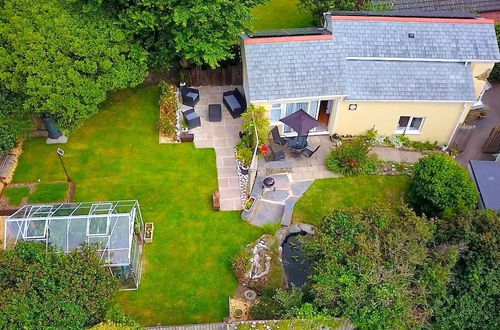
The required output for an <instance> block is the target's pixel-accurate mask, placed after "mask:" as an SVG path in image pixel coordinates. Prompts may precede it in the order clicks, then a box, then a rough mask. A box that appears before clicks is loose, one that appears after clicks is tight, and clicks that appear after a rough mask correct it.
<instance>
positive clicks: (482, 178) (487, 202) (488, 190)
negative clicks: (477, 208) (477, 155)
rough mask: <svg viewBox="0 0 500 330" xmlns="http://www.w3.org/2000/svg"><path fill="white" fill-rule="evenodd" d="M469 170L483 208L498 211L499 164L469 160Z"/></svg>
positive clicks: (499, 206) (499, 200)
mask: <svg viewBox="0 0 500 330" xmlns="http://www.w3.org/2000/svg"><path fill="white" fill-rule="evenodd" d="M470 169H471V172H472V175H473V178H474V180H475V181H476V185H477V188H478V189H479V195H480V198H481V202H482V204H483V206H484V207H485V208H489V209H495V210H499V211H500V163H498V162H494V161H484V160H471V161H470Z"/></svg>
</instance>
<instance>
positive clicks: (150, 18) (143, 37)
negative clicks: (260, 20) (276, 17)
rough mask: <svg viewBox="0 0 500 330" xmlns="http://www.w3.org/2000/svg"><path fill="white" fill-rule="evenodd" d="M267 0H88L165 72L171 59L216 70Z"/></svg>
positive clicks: (229, 54)
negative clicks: (128, 33) (127, 32)
mask: <svg viewBox="0 0 500 330" xmlns="http://www.w3.org/2000/svg"><path fill="white" fill-rule="evenodd" d="M266 1H268V0H130V1H126V0H114V1H110V2H106V3H102V1H101V0H90V2H88V4H89V5H90V6H89V8H91V10H92V8H95V7H96V6H97V7H101V8H104V9H105V11H106V12H107V13H108V15H116V13H117V12H118V13H119V14H118V17H119V18H120V20H121V22H122V23H123V24H124V26H125V27H126V28H127V29H128V30H130V31H132V32H133V33H134V35H135V36H136V39H137V40H139V41H140V42H141V44H142V45H143V46H144V47H145V48H146V49H147V50H148V51H149V52H150V66H151V67H155V68H161V67H163V68H165V67H167V68H168V67H169V66H170V65H171V64H172V60H173V59H180V60H181V62H182V64H183V65H188V64H189V63H194V64H208V65H210V66H211V67H215V66H217V65H218V64H219V63H220V62H221V61H223V60H226V59H230V58H232V57H233V53H232V52H231V49H232V46H233V45H234V44H235V43H236V42H237V41H238V37H239V35H240V34H241V33H243V32H245V31H247V30H249V29H250V21H251V19H252V14H251V9H252V8H253V7H255V6H256V5H259V4H262V3H265V2H266Z"/></svg>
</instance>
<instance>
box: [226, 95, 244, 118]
mask: <svg viewBox="0 0 500 330" xmlns="http://www.w3.org/2000/svg"><path fill="white" fill-rule="evenodd" d="M222 100H223V102H224V105H225V106H226V108H227V110H228V111H229V113H230V114H231V116H232V117H233V118H238V117H239V116H241V114H242V113H243V112H245V110H246V109H247V102H246V101H245V98H244V97H243V95H242V94H241V92H240V91H239V90H238V88H235V89H234V90H232V91H227V92H224V93H222Z"/></svg>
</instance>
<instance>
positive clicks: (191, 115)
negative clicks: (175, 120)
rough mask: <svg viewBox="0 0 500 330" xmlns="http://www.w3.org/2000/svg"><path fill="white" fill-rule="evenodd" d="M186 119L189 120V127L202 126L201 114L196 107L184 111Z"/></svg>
mask: <svg viewBox="0 0 500 330" xmlns="http://www.w3.org/2000/svg"><path fill="white" fill-rule="evenodd" d="M182 115H183V116H184V119H186V121H187V122H188V127H189V129H192V128H195V127H199V126H201V119H200V115H199V114H197V113H196V111H194V109H188V110H185V111H183V112H182Z"/></svg>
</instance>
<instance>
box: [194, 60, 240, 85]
mask: <svg viewBox="0 0 500 330" xmlns="http://www.w3.org/2000/svg"><path fill="white" fill-rule="evenodd" d="M186 80H187V83H188V84H189V85H190V86H225V85H237V86H238V85H243V73H242V68H241V65H228V66H225V67H221V68H216V69H203V68H201V67H198V66H195V67H192V68H190V69H189V70H188V72H187V79H186Z"/></svg>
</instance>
